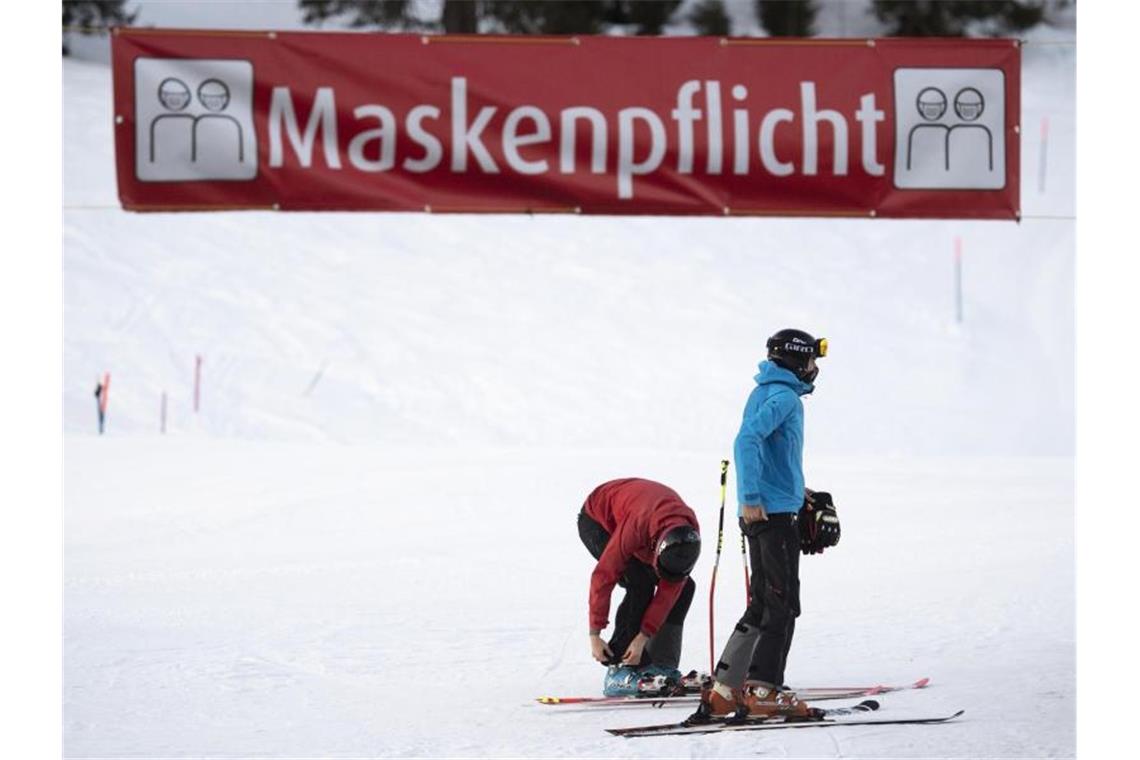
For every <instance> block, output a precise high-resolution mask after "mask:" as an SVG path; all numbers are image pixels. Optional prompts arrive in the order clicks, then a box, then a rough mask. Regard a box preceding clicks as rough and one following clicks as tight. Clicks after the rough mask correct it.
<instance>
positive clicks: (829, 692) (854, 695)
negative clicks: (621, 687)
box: [538, 678, 930, 709]
mask: <svg viewBox="0 0 1140 760" xmlns="http://www.w3.org/2000/svg"><path fill="white" fill-rule="evenodd" d="M929 683H930V679H929V678H920V679H919V680H917V681H915V682H914V683H912V684H907V685H906V686H828V687H814V688H802V689H793V691H794V692H795V693H796V696H797V697H799V698H800V699H802V700H803V701H805V702H823V701H826V700H833V699H858V698H859V697H874V696H878V695H879V694H889V693H890V692H893V691H906V690H908V689H922V688H925V687H926V685H927V684H929ZM698 701H700V695H699V693H698V692H692V693H686V694H681V695H668V696H666V695H661V696H629V697H539V698H538V702H539V703H540V704H544V705H568V706H569V705H572V706H575V707H579V708H583V709H585V708H594V707H597V708H613V707H672V706H673V705H688V704H691V705H695V704H696V703H697V702H698Z"/></svg>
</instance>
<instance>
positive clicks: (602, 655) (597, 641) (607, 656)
mask: <svg viewBox="0 0 1140 760" xmlns="http://www.w3.org/2000/svg"><path fill="white" fill-rule="evenodd" d="M590 655H591V656H592V657H593V658H594V659H595V660H597V661H598V662H600V663H602V664H603V665H605V664H606V663H608V662H609V661H610V660H612V659H613V657H614V653H613V652H611V651H610V648H609V646H608V645H607V644H606V642H604V641H602V637H601V636H600V635H599V634H596V633H591V634H590Z"/></svg>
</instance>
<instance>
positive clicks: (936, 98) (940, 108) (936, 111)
mask: <svg viewBox="0 0 1140 760" xmlns="http://www.w3.org/2000/svg"><path fill="white" fill-rule="evenodd" d="M916 102H917V105H918V113H919V115H920V116H921V117H922V118H924V119H926V120H927V121H937V120H938V119H941V118H942V114H944V113H946V94H945V93H944V92H942V90H940V89H938V88H937V87H927V88H925V89H924V90H923V91H922V92H920V93H918V98H917V101H916Z"/></svg>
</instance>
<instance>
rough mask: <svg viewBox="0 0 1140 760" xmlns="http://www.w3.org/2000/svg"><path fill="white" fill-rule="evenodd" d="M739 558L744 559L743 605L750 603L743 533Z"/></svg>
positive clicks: (746, 552) (750, 595) (750, 583)
mask: <svg viewBox="0 0 1140 760" xmlns="http://www.w3.org/2000/svg"><path fill="white" fill-rule="evenodd" d="M740 559H742V560H744V606H745V607H747V606H749V605H751V604H752V581H751V580H750V579H749V578H748V546H747V542H746V541H745V540H744V534H743V533H741V534H740Z"/></svg>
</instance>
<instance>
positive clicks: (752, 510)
mask: <svg viewBox="0 0 1140 760" xmlns="http://www.w3.org/2000/svg"><path fill="white" fill-rule="evenodd" d="M741 512H742V514H741V515H740V519H742V520H744V522H745V524H748V523H754V522H763V521H765V520H767V519H768V513H767V512H765V511H764V505H763V504H755V505H749V504H745V505H744V506H743V507H742V508H741Z"/></svg>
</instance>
